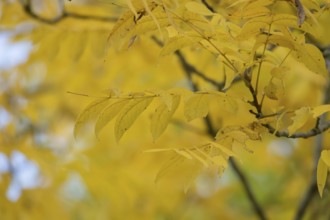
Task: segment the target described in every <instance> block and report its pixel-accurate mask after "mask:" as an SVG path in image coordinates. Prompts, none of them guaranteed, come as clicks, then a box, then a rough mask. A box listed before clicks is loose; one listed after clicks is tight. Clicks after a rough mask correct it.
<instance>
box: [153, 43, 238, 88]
mask: <svg viewBox="0 0 330 220" xmlns="http://www.w3.org/2000/svg"><path fill="white" fill-rule="evenodd" d="M151 39H152V40H153V41H154V42H155V43H156V44H158V45H159V46H161V47H162V46H163V45H164V44H163V42H161V41H160V40H159V39H157V38H156V37H155V36H152V37H151ZM175 55H177V57H178V58H179V60H180V64H181V66H182V68H183V70H185V73H186V74H187V75H186V76H187V78H188V79H189V80H190V81H191V77H192V75H193V74H195V75H196V76H198V77H200V78H201V79H203V80H204V81H205V82H208V83H210V84H211V85H213V86H214V87H216V88H217V89H218V90H222V89H223V88H224V86H225V82H217V81H216V80H214V79H211V78H209V77H207V76H206V75H205V74H204V73H202V72H201V71H199V70H198V69H197V68H196V67H194V66H193V65H191V64H190V63H188V61H187V60H186V58H185V57H184V56H183V54H182V53H181V52H180V51H176V52H175ZM188 74H189V75H188ZM239 80H240V79H239V78H235V79H234V81H233V83H234V82H237V81H239ZM192 87H194V86H192ZM196 91H197V89H196Z"/></svg>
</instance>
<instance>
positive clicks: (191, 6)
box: [185, 2, 214, 16]
mask: <svg viewBox="0 0 330 220" xmlns="http://www.w3.org/2000/svg"><path fill="white" fill-rule="evenodd" d="M185 6H186V8H187V9H188V10H189V11H191V12H194V13H196V14H200V15H206V16H207V15H214V13H213V12H212V11H210V10H209V9H208V8H207V7H206V6H205V5H203V4H201V3H198V2H188V3H187V4H186V5H185Z"/></svg>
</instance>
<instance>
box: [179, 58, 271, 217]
mask: <svg viewBox="0 0 330 220" xmlns="http://www.w3.org/2000/svg"><path fill="white" fill-rule="evenodd" d="M181 56H182V58H183V60H184V61H185V59H184V57H183V55H182V54H181ZM180 60H181V59H180ZM181 65H182V67H183V69H184V70H185V73H186V76H187V78H188V79H189V81H190V82H191V86H192V89H193V90H194V91H198V86H197V85H196V84H195V83H194V82H192V81H191V76H192V71H191V69H190V68H186V65H185V64H184V63H182V62H181ZM219 90H222V88H219ZM204 123H205V125H206V128H207V133H208V134H209V135H210V136H211V137H212V138H214V136H215V135H216V130H215V129H214V127H213V125H212V122H211V120H210V118H209V117H208V116H207V117H205V118H204ZM229 164H230V165H231V167H232V168H233V170H234V172H235V173H236V175H237V176H238V178H239V180H240V182H241V184H242V186H243V188H244V191H245V193H246V195H247V197H248V199H249V201H250V203H251V205H252V208H253V210H254V212H255V214H256V215H257V216H258V217H259V219H260V220H266V219H267V218H266V215H265V213H264V211H263V209H262V207H261V206H260V204H259V203H258V201H257V199H256V196H255V195H254V193H253V191H252V188H251V185H250V183H249V182H248V180H247V178H246V176H245V174H244V172H243V171H242V170H241V169H240V168H239V166H238V165H237V164H236V162H235V161H234V160H233V159H229Z"/></svg>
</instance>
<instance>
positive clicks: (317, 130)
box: [263, 121, 330, 138]
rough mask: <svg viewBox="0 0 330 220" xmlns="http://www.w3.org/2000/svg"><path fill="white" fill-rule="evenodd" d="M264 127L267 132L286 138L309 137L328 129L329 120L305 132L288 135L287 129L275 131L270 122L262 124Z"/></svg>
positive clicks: (329, 126) (329, 125)
mask: <svg viewBox="0 0 330 220" xmlns="http://www.w3.org/2000/svg"><path fill="white" fill-rule="evenodd" d="M263 126H264V127H266V128H267V129H268V132H269V133H271V134H274V135H275V136H276V137H286V138H310V137H314V136H316V135H319V134H322V133H323V132H325V131H327V130H329V128H330V121H327V122H325V123H323V125H320V126H319V127H315V128H312V129H311V130H309V131H306V132H297V133H294V134H292V135H289V132H287V131H276V129H275V128H274V127H273V126H271V125H270V124H263Z"/></svg>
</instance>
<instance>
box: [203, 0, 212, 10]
mask: <svg viewBox="0 0 330 220" xmlns="http://www.w3.org/2000/svg"><path fill="white" fill-rule="evenodd" d="M202 3H203V4H204V5H205V6H206V7H207V8H208V9H209V10H210V11H212V12H213V13H214V12H215V10H214V8H213V7H212V6H211V5H210V4H209V3H208V2H207V1H206V0H202Z"/></svg>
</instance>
